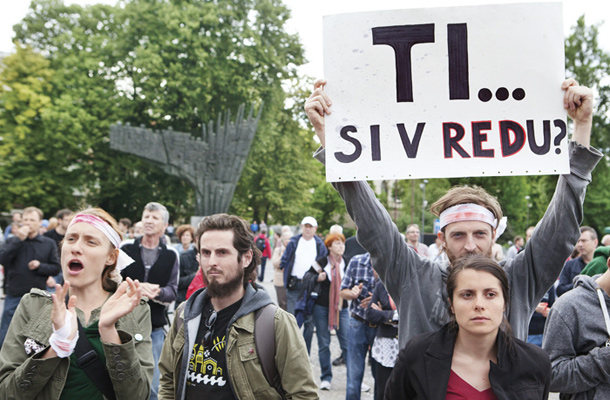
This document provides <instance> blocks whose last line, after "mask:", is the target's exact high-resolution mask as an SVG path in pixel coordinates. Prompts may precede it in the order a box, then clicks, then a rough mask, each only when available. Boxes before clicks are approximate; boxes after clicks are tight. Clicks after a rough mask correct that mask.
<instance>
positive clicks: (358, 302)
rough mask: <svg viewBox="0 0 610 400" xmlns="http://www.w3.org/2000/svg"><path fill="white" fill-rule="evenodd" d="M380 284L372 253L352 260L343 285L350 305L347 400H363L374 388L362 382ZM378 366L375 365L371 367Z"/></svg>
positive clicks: (372, 338)
mask: <svg viewBox="0 0 610 400" xmlns="http://www.w3.org/2000/svg"><path fill="white" fill-rule="evenodd" d="M377 283H379V279H378V276H377V273H376V272H375V271H374V270H373V265H372V264H371V255H370V253H364V254H360V255H357V256H354V257H352V259H351V260H350V262H349V264H348V267H347V271H346V274H345V277H343V281H342V282H341V297H342V298H343V299H345V300H349V301H350V305H349V311H350V318H349V333H348V345H347V364H346V365H347V388H346V393H345V399H346V400H355V399H360V394H361V392H362V391H368V390H370V387H368V386H365V384H364V382H362V378H363V377H364V368H365V367H366V354H367V353H368V351H369V348H370V347H371V346H372V345H373V342H374V340H375V328H373V327H371V326H370V325H369V323H368V321H367V320H366V309H367V308H368V306H369V302H370V301H371V296H372V294H373V290H374V289H375V285H376V284H377ZM374 366H375V365H374V364H373V365H372V366H371V367H374ZM374 375H375V371H374V370H373V376H374Z"/></svg>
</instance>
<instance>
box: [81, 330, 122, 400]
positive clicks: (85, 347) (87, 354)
mask: <svg viewBox="0 0 610 400" xmlns="http://www.w3.org/2000/svg"><path fill="white" fill-rule="evenodd" d="M76 322H77V323H78V341H77V342H76V347H75V348H74V355H75V356H76V362H77V364H78V366H79V367H80V368H81V369H82V370H83V371H84V372H85V374H86V375H87V377H88V378H89V380H90V381H91V382H93V384H94V385H95V387H96V388H97V390H99V391H100V393H102V394H103V395H104V397H106V398H107V399H109V400H115V399H116V395H115V393H114V388H113V387H112V381H111V380H110V375H109V374H108V370H107V369H106V367H105V366H104V364H102V361H101V360H100V359H99V357H98V356H97V353H96V352H95V350H93V347H91V343H89V339H87V334H86V333H85V329H84V328H83V326H82V325H81V323H80V321H79V320H78V318H77V319H76Z"/></svg>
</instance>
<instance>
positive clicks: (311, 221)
mask: <svg viewBox="0 0 610 400" xmlns="http://www.w3.org/2000/svg"><path fill="white" fill-rule="evenodd" d="M305 224H309V225H311V226H315V227H317V226H318V221H316V219H315V218H314V217H305V218H303V221H301V225H305Z"/></svg>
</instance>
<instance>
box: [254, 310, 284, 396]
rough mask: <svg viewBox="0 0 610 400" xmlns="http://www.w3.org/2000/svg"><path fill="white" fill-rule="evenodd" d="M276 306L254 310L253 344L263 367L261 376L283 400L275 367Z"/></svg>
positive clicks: (279, 378)
mask: <svg viewBox="0 0 610 400" xmlns="http://www.w3.org/2000/svg"><path fill="white" fill-rule="evenodd" d="M276 311H277V306H276V305H275V304H273V303H271V304H267V305H266V306H265V307H263V308H260V309H258V310H256V313H255V317H254V318H255V319H254V321H255V322H254V343H255V345H256V353H257V354H258V358H259V361H260V363H261V366H262V367H263V374H264V375H265V378H267V382H268V383H269V385H270V386H273V387H274V388H275V390H276V391H277V392H278V393H279V394H280V396H282V398H285V396H284V390H283V389H282V382H281V377H280V375H279V374H278V372H277V367H276V365H275V312H276Z"/></svg>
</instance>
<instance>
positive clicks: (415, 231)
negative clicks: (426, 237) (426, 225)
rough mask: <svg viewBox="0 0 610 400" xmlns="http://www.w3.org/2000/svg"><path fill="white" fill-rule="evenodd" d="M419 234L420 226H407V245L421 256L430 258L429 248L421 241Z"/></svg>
mask: <svg viewBox="0 0 610 400" xmlns="http://www.w3.org/2000/svg"><path fill="white" fill-rule="evenodd" d="M419 234H420V232H419V225H417V224H411V225H409V226H407V231H406V235H405V236H406V240H407V244H408V245H409V247H411V248H412V249H413V250H415V251H416V252H417V254H419V255H420V256H424V257H428V246H426V245H425V244H423V243H422V242H420V241H419Z"/></svg>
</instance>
